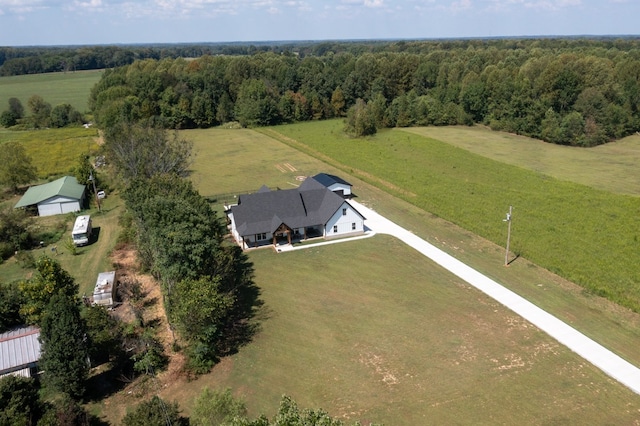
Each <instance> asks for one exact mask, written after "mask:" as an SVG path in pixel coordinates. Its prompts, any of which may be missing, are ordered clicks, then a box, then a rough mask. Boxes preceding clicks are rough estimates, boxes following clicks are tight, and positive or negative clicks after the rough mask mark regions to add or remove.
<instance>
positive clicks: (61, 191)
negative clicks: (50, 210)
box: [15, 176, 85, 208]
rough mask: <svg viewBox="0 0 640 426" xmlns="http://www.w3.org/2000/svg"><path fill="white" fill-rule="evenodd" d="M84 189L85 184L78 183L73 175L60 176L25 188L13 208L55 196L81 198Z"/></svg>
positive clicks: (30, 204)
mask: <svg viewBox="0 0 640 426" xmlns="http://www.w3.org/2000/svg"><path fill="white" fill-rule="evenodd" d="M84 190H85V186H84V185H80V184H79V183H78V181H77V180H76V178H75V177H73V176H65V177H61V178H60V179H57V180H54V181H52V182H49V183H45V184H42V185H36V186H32V187H30V188H29V189H27V192H25V193H24V195H23V196H22V198H20V201H18V203H17V204H16V205H15V208H18V207H27V206H32V205H34V204H38V203H40V202H42V201H44V200H48V199H49V198H52V197H55V196H62V197H67V198H73V199H76V200H81V199H82V196H83V194H84Z"/></svg>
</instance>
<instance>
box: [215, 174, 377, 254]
mask: <svg viewBox="0 0 640 426" xmlns="http://www.w3.org/2000/svg"><path fill="white" fill-rule="evenodd" d="M321 175H322V176H329V175H324V174H321ZM317 176H320V175H317ZM333 178H335V179H339V178H336V177H335V176H334V177H333ZM321 179H322V178H321ZM335 179H334V180H335ZM339 180H340V182H341V183H340V184H339V185H338V186H336V187H334V189H335V192H334V191H332V190H331V189H330V188H329V186H331V185H332V184H331V185H325V184H323V183H321V182H320V181H319V180H317V179H316V176H314V177H312V178H307V179H306V180H305V181H304V182H303V183H302V184H301V185H300V186H299V187H298V188H295V189H286V190H276V191H272V190H270V189H269V188H267V187H266V186H263V187H262V188H260V190H258V192H256V193H254V194H248V195H241V196H240V197H239V198H238V204H237V205H234V206H231V207H230V208H229V209H228V210H227V215H228V218H229V221H230V224H231V232H232V234H233V236H234V238H235V240H236V241H237V242H238V244H240V246H241V247H242V248H243V249H245V248H250V247H259V246H266V245H271V244H273V245H274V246H275V245H278V244H291V243H292V242H296V241H300V240H306V239H308V238H317V237H322V238H325V239H329V238H337V237H344V236H351V235H358V234H362V233H363V232H364V220H365V218H364V216H362V215H361V214H360V213H359V212H358V211H357V210H356V209H355V208H354V207H353V206H352V205H351V204H349V202H348V201H347V200H346V199H345V198H344V196H350V195H351V185H350V184H348V183H347V182H345V181H343V180H342V179H339ZM325 183H327V182H325ZM334 183H335V182H334Z"/></svg>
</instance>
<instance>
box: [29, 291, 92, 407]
mask: <svg viewBox="0 0 640 426" xmlns="http://www.w3.org/2000/svg"><path fill="white" fill-rule="evenodd" d="M40 340H41V342H42V357H41V358H40V368H41V369H42V371H43V372H44V373H43V378H44V381H45V383H47V384H49V385H50V386H51V387H53V388H54V389H56V390H57V391H59V392H63V393H66V394H67V395H69V396H70V397H72V398H75V399H79V398H81V397H82V396H83V394H84V391H85V380H86V379H87V376H88V374H89V363H88V359H89V351H88V342H87V333H86V329H85V325H84V322H83V321H82V319H81V318H80V309H79V307H78V303H77V301H76V300H74V299H71V298H69V297H66V296H65V295H62V294H56V295H54V296H53V297H52V298H51V301H50V302H49V305H48V306H47V311H46V313H45V315H44V316H43V318H42V324H41V328H40Z"/></svg>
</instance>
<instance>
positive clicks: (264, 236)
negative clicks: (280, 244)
mask: <svg viewBox="0 0 640 426" xmlns="http://www.w3.org/2000/svg"><path fill="white" fill-rule="evenodd" d="M266 239H267V234H257V235H256V240H258V241H260V240H266Z"/></svg>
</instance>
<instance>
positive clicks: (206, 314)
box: [169, 277, 234, 372]
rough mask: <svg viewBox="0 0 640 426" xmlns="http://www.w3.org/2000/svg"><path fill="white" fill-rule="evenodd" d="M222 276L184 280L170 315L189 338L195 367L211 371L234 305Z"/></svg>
mask: <svg viewBox="0 0 640 426" xmlns="http://www.w3.org/2000/svg"><path fill="white" fill-rule="evenodd" d="M219 280H220V277H216V278H213V279H207V278H201V279H198V280H183V281H180V282H179V283H178V284H177V285H176V286H175V287H174V289H173V291H172V293H171V295H170V299H169V300H170V307H171V308H170V316H171V318H172V321H173V323H174V324H175V325H176V327H177V328H178V330H179V331H180V334H181V335H182V336H183V337H185V338H186V339H188V340H189V341H190V342H191V343H192V344H191V349H190V350H189V351H188V352H189V355H190V358H191V362H192V364H193V365H192V366H191V367H192V369H193V370H195V371H198V372H206V371H208V370H209V369H210V368H211V367H212V366H213V364H214V363H215V362H216V361H217V358H218V356H219V349H218V345H219V342H220V340H221V339H222V335H223V331H224V330H223V326H224V324H225V321H226V319H227V317H228V315H229V313H230V311H231V309H232V308H233V303H234V297H233V294H231V293H225V292H222V291H221V288H220V283H219Z"/></svg>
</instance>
